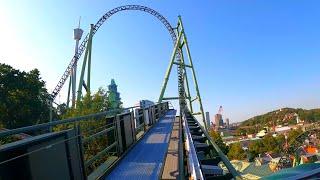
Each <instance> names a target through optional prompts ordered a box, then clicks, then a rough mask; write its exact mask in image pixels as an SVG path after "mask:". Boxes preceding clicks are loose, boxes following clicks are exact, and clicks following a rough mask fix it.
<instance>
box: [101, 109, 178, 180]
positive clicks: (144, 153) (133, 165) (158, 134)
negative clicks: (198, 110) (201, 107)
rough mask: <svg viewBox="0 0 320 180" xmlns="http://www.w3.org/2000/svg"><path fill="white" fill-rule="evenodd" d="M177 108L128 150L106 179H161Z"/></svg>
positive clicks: (170, 111)
mask: <svg viewBox="0 0 320 180" xmlns="http://www.w3.org/2000/svg"><path fill="white" fill-rule="evenodd" d="M175 115H176V110H169V111H168V112H167V113H166V115H164V116H163V117H162V118H160V120H159V122H158V123H157V124H155V125H154V127H153V128H152V129H150V130H149V131H148V132H147V133H146V134H145V136H144V137H143V138H142V139H141V140H140V141H139V142H138V143H137V144H136V145H135V146H134V147H133V148H132V149H131V150H130V151H129V152H128V154H127V155H126V156H125V157H124V158H123V159H122V160H121V161H120V162H119V164H118V165H117V166H116V167H115V168H114V169H113V170H112V172H111V173H110V174H109V175H108V176H107V177H106V179H108V180H109V179H130V180H133V179H159V177H160V176H161V174H160V173H161V169H162V166H163V163H164V160H165V155H166V153H167V149H168V143H169V139H170V134H171V131H172V126H173V122H174V119H175Z"/></svg>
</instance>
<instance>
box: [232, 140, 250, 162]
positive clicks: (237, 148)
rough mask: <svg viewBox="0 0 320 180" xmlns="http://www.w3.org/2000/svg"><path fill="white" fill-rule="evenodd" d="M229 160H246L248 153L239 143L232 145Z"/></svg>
mask: <svg viewBox="0 0 320 180" xmlns="http://www.w3.org/2000/svg"><path fill="white" fill-rule="evenodd" d="M228 158H229V159H236V160H242V159H245V158H246V152H245V151H244V150H243V149H242V147H241V144H240V143H239V142H238V143H233V144H231V145H230V149H229V152H228Z"/></svg>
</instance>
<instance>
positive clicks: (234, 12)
mask: <svg viewBox="0 0 320 180" xmlns="http://www.w3.org/2000/svg"><path fill="white" fill-rule="evenodd" d="M126 4H140V5H145V6H148V7H151V8H153V9H155V10H157V11H158V12H160V13H161V14H162V15H164V16H165V17H166V18H167V19H168V21H169V22H170V23H171V24H173V25H175V24H176V22H177V16H178V15H181V16H182V19H183V22H184V26H185V30H186V34H187V36H188V41H189V46H190V48H191V54H192V57H193V61H194V66H195V68H196V72H197V77H198V83H199V87H200V91H201V95H202V99H203V103H204V107H205V110H206V111H209V112H210V113H211V116H213V114H214V113H216V112H217V111H218V107H219V106H220V105H222V106H223V107H224V112H223V114H224V115H225V117H229V118H230V120H231V122H235V121H241V120H244V119H246V118H249V117H251V116H253V115H257V114H260V113H264V112H266V111H270V110H274V109H277V108H280V107H302V108H317V107H319V102H320V98H319V95H320V93H319V92H320V83H319V66H320V22H319V19H320V11H319V7H320V2H319V1H317V0H313V1H312V0H306V1H302V0H281V1H279V0H268V1H258V0H257V1H253V0H241V1H239V0H230V1H225V0H212V1H197V2H195V1H169V0H165V1H127V2H126V1H119V0H109V1H81V0H79V1H76V0H73V1H63V0H57V1H40V0H32V1H15V0H12V1H9V0H8V1H0V24H1V26H0V38H1V40H2V43H1V44H0V62H2V63H7V64H10V65H12V66H13V67H15V68H19V69H22V70H30V69H33V68H38V69H40V71H41V74H42V77H43V79H44V80H45V81H47V88H48V89H49V91H50V92H51V91H52V89H53V88H54V86H55V85H56V83H57V82H58V80H59V78H60V77H61V75H62V73H63V72H64V70H65V68H66V66H67V64H68V63H69V61H70V59H71V57H72V54H73V47H74V41H73V39H72V29H73V28H74V27H76V26H77V21H78V19H79V16H81V17H82V20H81V27H82V28H83V29H84V31H85V33H87V32H88V29H89V24H90V23H96V21H97V20H98V19H99V18H100V17H101V16H102V15H103V14H104V13H105V12H107V11H108V10H111V9H112V8H114V7H117V6H120V5H126ZM172 48H173V45H172V42H171V39H170V36H169V34H168V32H167V31H166V29H165V28H164V26H163V25H162V24H161V23H160V22H159V21H158V20H157V19H156V18H154V17H152V16H150V15H148V14H145V13H143V12H122V13H118V14H116V15H114V16H112V17H111V19H109V20H108V21H107V22H106V23H104V25H103V26H102V27H101V29H100V30H99V31H98V32H97V34H96V35H95V37H94V45H93V56H92V58H93V60H92V81H91V82H92V89H93V90H96V89H98V87H100V86H103V87H106V86H107V84H109V82H110V79H111V78H115V80H116V83H118V85H119V87H118V88H119V91H120V93H121V97H122V99H123V101H124V104H125V106H130V105H133V104H135V103H136V102H137V101H138V100H139V99H151V100H156V99H157V98H158V96H159V93H160V87H161V84H162V81H163V77H164V73H165V71H166V68H167V65H168V62H169V58H170V56H171V52H172ZM81 60H82V59H81ZM81 63H82V62H81V61H80V64H79V65H78V67H80V66H81ZM173 74H174V75H175V71H173ZM168 86H169V87H168V93H167V95H168V96H174V95H176V94H177V85H176V78H175V77H173V78H171V79H170V83H169V85H168ZM65 87H66V86H65ZM65 96H66V88H64V89H63V91H62V93H61V95H60V96H59V97H58V98H57V101H58V102H63V101H65Z"/></svg>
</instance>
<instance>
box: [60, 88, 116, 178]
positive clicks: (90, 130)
mask: <svg viewBox="0 0 320 180" xmlns="http://www.w3.org/2000/svg"><path fill="white" fill-rule="evenodd" d="M105 94H106V91H105V90H104V89H102V88H99V90H98V92H96V93H95V94H93V95H91V94H90V93H87V94H86V95H85V96H84V97H83V98H82V99H81V100H79V101H78V102H77V104H76V108H74V109H71V108H70V109H67V110H65V109H64V108H65V106H64V105H61V107H58V114H60V116H61V117H62V119H67V118H72V117H79V116H84V115H88V114H94V113H98V112H101V111H105V110H107V109H109V103H108V100H107V97H106V96H105ZM60 111H61V113H60ZM110 123H111V124H110ZM75 125H78V127H79V128H80V131H81V135H82V137H83V138H87V137H89V136H90V135H93V134H95V133H98V132H100V131H102V130H104V129H107V128H108V127H111V126H112V122H109V121H107V120H106V119H105V117H104V116H103V117H101V118H92V119H89V120H85V121H80V122H78V123H77V124H74V123H73V124H67V125H59V126H56V127H55V128H54V131H61V130H64V129H69V128H73V127H74V126H75ZM111 134H112V135H110V134H108V135H109V136H108V135H107V134H104V135H102V136H99V137H98V138H96V139H94V140H92V141H90V142H88V143H85V144H84V145H83V146H84V147H83V148H84V160H85V161H88V160H89V159H91V158H92V157H93V156H95V155H96V154H98V153H99V152H101V151H102V150H104V149H105V148H106V147H107V146H109V145H110V144H112V142H109V140H110V139H112V138H113V137H112V136H113V132H112V133H111ZM107 157H108V156H104V157H103V158H101V159H99V160H97V161H95V162H94V163H93V164H92V165H91V166H90V167H89V168H87V169H86V172H87V173H90V172H92V171H93V169H95V168H96V167H97V166H99V165H100V164H101V163H102V162H104V161H105V160H106V159H107Z"/></svg>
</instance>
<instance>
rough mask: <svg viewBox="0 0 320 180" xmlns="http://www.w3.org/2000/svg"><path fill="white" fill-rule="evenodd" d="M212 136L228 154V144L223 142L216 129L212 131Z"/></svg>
mask: <svg viewBox="0 0 320 180" xmlns="http://www.w3.org/2000/svg"><path fill="white" fill-rule="evenodd" d="M210 136H211V137H212V139H213V141H214V142H215V143H216V144H217V145H218V146H219V148H220V149H221V151H222V152H223V153H224V154H227V152H228V149H227V146H226V145H225V144H224V143H223V141H222V138H221V136H220V134H219V133H218V132H216V131H210Z"/></svg>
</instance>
